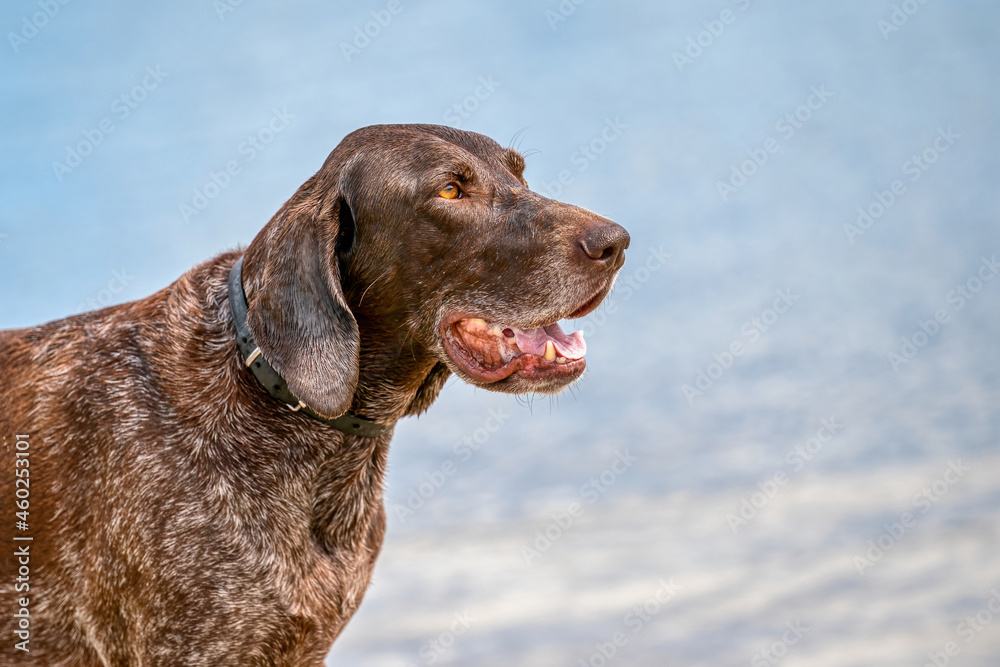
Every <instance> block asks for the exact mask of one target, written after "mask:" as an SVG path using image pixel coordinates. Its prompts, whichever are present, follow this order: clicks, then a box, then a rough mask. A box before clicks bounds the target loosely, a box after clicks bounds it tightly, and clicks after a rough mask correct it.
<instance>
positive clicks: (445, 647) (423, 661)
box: [407, 611, 476, 667]
mask: <svg viewBox="0 0 1000 667" xmlns="http://www.w3.org/2000/svg"><path fill="white" fill-rule="evenodd" d="M475 622H476V619H474V618H473V617H472V616H471V615H470V614H469V612H468V611H463V612H462V613H461V614H455V616H454V620H452V622H451V624H450V625H449V626H448V629H447V630H443V631H442V632H441V634H439V635H438V636H437V637H435V638H434V639H428V640H427V641H426V642H424V643H423V645H421V647H420V649H419V650H418V651H417V654H418V655H419V656H420V662H419V663H412V662H411V663H410V664H409V665H407V667H419V665H433V664H435V663H436V662H438V661H439V660H441V659H442V658H443V657H444V656H445V655H447V654H448V652H449V651H451V649H452V647H453V646H455V642H456V641H457V640H458V638H459V637H461V636H462V635H464V634H465V633H466V632H468V631H469V629H470V628H472V624H473V623H475Z"/></svg>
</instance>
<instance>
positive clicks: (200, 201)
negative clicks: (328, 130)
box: [177, 107, 295, 223]
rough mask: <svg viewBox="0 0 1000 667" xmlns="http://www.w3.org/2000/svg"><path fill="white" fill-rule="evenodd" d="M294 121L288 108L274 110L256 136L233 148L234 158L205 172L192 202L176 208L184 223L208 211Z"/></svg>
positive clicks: (182, 203)
mask: <svg viewBox="0 0 1000 667" xmlns="http://www.w3.org/2000/svg"><path fill="white" fill-rule="evenodd" d="M294 119H295V114H291V113H288V107H282V108H281V109H279V108H277V107H275V108H274V109H273V110H272V113H271V118H270V119H269V120H268V121H267V123H265V124H264V125H263V126H261V128H260V129H259V130H257V131H256V132H255V133H253V134H248V135H247V136H246V138H245V139H244V140H243V141H241V142H240V143H239V145H238V146H237V147H236V155H237V157H236V158H234V159H232V160H229V161H227V162H226V164H225V165H224V166H223V168H222V169H220V170H219V171H210V172H208V178H207V179H206V180H205V182H204V183H203V184H202V185H200V186H195V187H194V189H193V190H192V196H191V200H190V201H186V202H181V203H180V204H179V205H178V207H177V210H178V212H179V213H180V216H181V219H182V220H183V221H184V222H185V223H188V222H191V218H193V217H195V216H197V215H199V214H200V213H201V212H202V211H204V210H205V209H206V208H208V205H209V204H210V203H212V201H213V200H214V199H215V198H216V197H218V196H219V195H220V194H222V191H223V190H225V189H226V188H228V187H229V185H230V184H231V183H232V181H233V177H234V176H236V175H238V174H240V173H241V172H242V171H243V168H244V167H245V166H246V165H248V164H250V163H251V162H253V161H254V160H256V159H257V156H258V155H260V154H261V153H263V152H264V151H265V150H267V147H268V146H269V145H270V144H271V142H273V141H274V139H275V137H277V136H278V135H279V134H281V133H282V132H283V131H284V130H285V129H287V128H288V126H289V125H291V123H292V120H294Z"/></svg>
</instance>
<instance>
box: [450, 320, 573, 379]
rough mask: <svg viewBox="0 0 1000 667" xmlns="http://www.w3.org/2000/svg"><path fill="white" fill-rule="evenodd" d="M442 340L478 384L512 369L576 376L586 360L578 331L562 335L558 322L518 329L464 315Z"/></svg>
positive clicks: (540, 375) (530, 375)
mask: <svg viewBox="0 0 1000 667" xmlns="http://www.w3.org/2000/svg"><path fill="white" fill-rule="evenodd" d="M444 341H445V347H446V348H447V350H448V353H449V356H451V358H452V361H454V362H455V363H456V364H458V366H459V367H461V369H462V370H463V371H465V372H466V373H467V374H468V375H469V376H471V377H472V378H473V379H475V380H477V381H479V382H483V383H492V382H498V381H500V380H503V379H505V378H508V377H510V376H511V375H513V374H515V373H517V375H518V376H520V377H522V378H525V379H528V380H532V379H539V380H540V379H554V378H555V377H557V376H578V375H579V374H580V373H582V372H583V369H584V367H585V366H586V363H587V362H586V360H584V355H585V354H586V353H587V343H586V341H584V339H583V332H582V331H576V332H574V333H572V334H566V333H565V332H564V331H563V330H562V327H560V326H559V323H558V322H554V323H552V324H548V325H545V326H541V327H536V328H533V329H520V328H518V327H515V326H511V325H508V324H504V323H502V322H487V321H486V320H483V319H481V318H478V317H466V318H462V319H458V320H454V321H453V322H451V323H450V324H449V325H448V326H447V327H446V329H445V332H444ZM567 379H570V378H567Z"/></svg>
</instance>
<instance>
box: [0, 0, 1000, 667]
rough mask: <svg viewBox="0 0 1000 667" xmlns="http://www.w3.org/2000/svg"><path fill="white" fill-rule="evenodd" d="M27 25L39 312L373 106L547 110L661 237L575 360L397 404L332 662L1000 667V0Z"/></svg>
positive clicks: (165, 253)
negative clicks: (566, 378)
mask: <svg viewBox="0 0 1000 667" xmlns="http://www.w3.org/2000/svg"><path fill="white" fill-rule="evenodd" d="M338 5H340V6H338ZM0 27H2V31H3V33H4V35H5V37H4V41H5V44H4V45H3V46H2V47H0V53H2V56H0V77H2V81H3V93H2V96H0V110H2V118H3V124H2V127H0V141H2V146H3V153H2V158H0V202H2V206H0V267H2V268H0V327H3V328H11V327H22V326H28V325H32V324H37V323H41V322H43V321H47V320H51V319H56V318H61V317H64V316H67V315H69V314H71V313H76V312H81V311H84V310H90V309H93V308H97V307H101V306H104V305H108V304H111V303H118V302H122V301H128V300H132V299H137V298H141V297H144V296H146V295H148V294H150V293H152V292H154V291H156V290H158V289H160V288H162V287H164V286H166V285H167V284H169V283H170V282H172V281H173V280H174V279H175V278H176V277H177V276H179V275H180V274H181V273H183V272H184V271H186V270H187V269H188V268H190V267H191V266H193V265H194V264H196V263H198V262H200V261H202V260H205V259H207V258H209V257H211V256H213V255H215V254H216V253H219V252H221V251H223V250H226V249H229V248H233V247H237V246H240V245H245V244H247V243H249V241H250V240H251V239H252V238H253V236H254V235H255V234H256V233H257V231H258V230H259V229H260V228H262V227H263V226H264V224H265V223H266V222H267V221H268V219H269V218H270V216H271V215H272V214H273V213H274V212H275V211H276V210H277V209H278V208H279V206H280V205H281V204H282V203H283V202H284V201H285V200H286V199H287V198H288V197H289V196H290V195H291V194H292V193H293V192H294V191H295V189H296V188H297V187H298V186H299V185H300V184H301V183H302V182H304V181H305V180H306V179H307V178H308V177H309V176H310V175H312V174H313V173H314V172H315V171H316V170H317V169H318V168H319V166H320V165H321V164H322V162H323V160H324V158H325V157H326V155H327V154H328V153H329V152H330V151H331V150H332V149H333V148H334V146H336V145H337V143H338V142H339V141H340V139H341V138H342V137H343V136H344V135H345V134H347V133H348V132H350V131H352V130H354V129H356V128H358V127H361V126H364V125H369V124H374V123H394V122H423V123H441V124H448V125H453V126H457V127H460V128H463V129H468V130H474V131H477V132H482V133H484V134H487V135H489V136H491V137H493V138H495V139H496V140H497V141H499V142H500V143H502V144H513V145H515V146H516V147H518V148H519V149H521V150H522V151H523V152H525V153H526V154H527V155H528V169H527V172H526V176H527V179H528V181H529V183H530V184H531V185H532V187H533V188H534V189H536V190H538V191H540V192H542V193H544V194H547V195H549V196H553V197H558V198H560V199H564V200H566V201H569V202H572V203H575V204H579V205H582V206H585V207H587V208H590V209H593V210H595V211H597V212H599V213H601V214H603V215H606V216H608V217H610V218H613V219H614V220H616V221H618V222H620V223H622V224H623V225H625V226H626V227H627V228H628V229H629V231H630V232H631V235H632V246H631V249H630V250H629V251H628V262H627V264H626V266H625V268H624V270H623V272H622V275H621V278H620V279H619V283H618V287H617V288H616V291H615V292H614V294H613V295H612V296H611V298H610V299H609V300H608V302H607V303H606V305H605V306H604V307H602V309H600V310H599V311H597V312H596V313H594V314H592V315H590V316H588V317H587V318H586V319H584V320H582V321H580V322H579V323H577V326H578V327H582V328H583V329H584V331H585V332H586V335H587V340H588V342H589V345H590V353H589V355H588V359H589V370H588V374H587V376H586V377H585V379H584V380H583V381H581V382H580V383H578V384H577V385H576V386H575V387H574V388H573V389H572V391H569V392H566V393H564V394H562V395H560V396H558V397H556V398H552V399H550V398H536V399H533V400H526V399H520V400H519V399H516V398H514V397H510V396H505V395H498V394H493V393H490V392H485V391H481V390H473V389H472V388H470V387H468V386H466V385H464V384H462V383H461V382H459V381H457V380H454V379H453V380H452V381H451V382H450V383H449V385H448V386H447V388H446V389H445V391H444V392H443V394H442V396H441V398H440V399H439V400H438V402H437V403H436V404H435V405H434V406H433V408H432V409H431V410H430V411H429V413H427V414H426V415H424V416H422V417H421V418H419V419H409V420H406V421H405V422H402V423H400V425H399V426H398V427H397V430H396V437H395V440H394V442H393V449H392V455H391V471H390V474H389V476H388V480H387V485H388V486H387V499H386V502H387V506H388V510H389V530H388V536H387V540H386V543H385V548H384V551H383V553H382V556H381V559H380V560H379V562H378V567H377V569H376V573H375V578H374V582H373V585H372V588H371V589H370V591H369V593H368V595H367V597H366V599H365V601H364V603H363V604H362V606H361V610H360V612H359V613H358V614H357V616H356V617H355V618H354V619H353V620H352V621H351V623H350V624H349V625H348V627H347V629H346V630H345V632H344V634H343V635H342V637H341V638H340V639H339V640H338V642H337V644H336V645H335V648H334V649H333V652H332V653H331V654H330V657H329V660H328V662H329V664H331V665H361V666H371V667H406V666H410V665H430V664H438V665H475V666H493V665H519V666H535V665H537V666H544V667H549V666H557V665H566V666H572V667H576V666H578V665H584V666H588V665H589V666H591V667H602V666H603V665H642V666H646V665H649V666H657V667H659V666H663V665H706V666H713V667H714V666H718V665H747V664H749V665H752V666H754V667H756V666H759V665H776V664H782V665H789V666H792V665H801V666H810V667H818V666H827V665H829V666H837V667H843V666H852V665H859V666H860V665H878V666H883V667H884V666H894V665H913V666H920V665H925V664H931V665H944V664H952V665H962V666H968V667H973V666H995V665H996V664H998V659H1000V613H998V612H1000V558H998V555H997V554H998V549H1000V532H998V528H1000V526H998V519H1000V454H998V451H997V437H998V430H1000V417H998V411H997V407H998V399H1000V349H998V344H997V342H998V333H1000V327H998V325H1000V308H998V306H1000V278H998V276H997V274H998V273H1000V265H998V264H997V263H996V262H997V256H998V253H1000V234H998V228H1000V226H998V217H1000V194H998V187H997V186H998V179H1000V159H998V155H997V149H998V147H1000V123H998V103H1000V67H998V65H1000V6H998V5H997V3H995V2H988V1H986V0H982V1H975V0H969V1H956V2H942V1H930V2H928V1H927V0H894V1H892V0H875V1H864V2H862V1H861V0H852V1H847V2H837V3H832V2H830V3H817V2H809V3H805V2H791V1H790V0H786V1H784V2H763V1H761V0H732V1H730V0H710V1H707V2H699V3H693V2H676V1H670V2H629V3H611V2H602V1H599V0H546V1H544V2H528V1H527V0H518V1H512V2H505V3H460V2H456V1H451V2H449V1H445V0H419V1H410V0H391V1H389V0H366V1H365V2H355V3H349V6H348V3H319V2H282V3H277V2H252V1H250V0H247V1H240V0H214V1H213V0H199V1H197V2H195V1H192V0H180V1H177V2H172V3H158V4H152V5H147V4H146V3H130V2H102V3H87V2H69V1H68V0H10V1H8V2H5V3H4V4H3V8H2V9H0Z"/></svg>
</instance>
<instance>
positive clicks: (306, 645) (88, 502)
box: [0, 125, 629, 667]
mask: <svg viewBox="0 0 1000 667" xmlns="http://www.w3.org/2000/svg"><path fill="white" fill-rule="evenodd" d="M523 169H524V160H523V158H522V157H521V156H520V155H519V154H518V153H516V152H515V151H513V150H510V149H505V148H503V147H501V146H500V145H498V144H497V143H495V142H494V141H492V140H490V139H488V138H486V137H484V136H482V135H479V134H474V133H471V132H463V131H459V130H454V129H451V128H447V127H439V126H433V125H385V126H373V127H368V128H364V129H361V130H358V131H356V132H354V133H352V134H350V135H349V136H348V137H346V138H345V139H344V140H343V142H341V144H340V145H339V146H338V147H337V148H336V150H334V151H333V153H331V155H330V157H329V158H328V159H327V160H326V163H325V164H324V165H323V167H322V169H320V171H319V172H318V173H317V174H316V175H315V176H313V177H312V178H311V179H309V181H307V182H306V183H305V185H303V186H302V187H301V188H299V190H298V192H296V193H295V195H294V196H293V197H292V198H291V199H290V200H289V201H288V202H287V203H286V204H285V205H284V206H283V207H282V208H281V210H280V211H278V213H277V214H276V215H275V216H274V218H272V219H271V221H270V222H269V223H268V224H267V226H266V227H264V229H263V231H261V232H260V234H258V235H257V237H256V238H255V239H254V240H253V242H252V243H251V244H250V246H249V248H247V250H246V253H245V254H243V253H239V252H229V253H226V254H223V255H220V256H218V257H216V258H215V259H212V260H210V261H209V262H207V263H205V264H202V265H200V266H198V267H195V268H194V269H192V270H191V271H189V272H188V273H186V274H184V275H183V276H181V278H180V279H179V280H178V281H177V282H175V283H174V284H173V285H171V286H170V287H167V288H166V289H164V290H162V291H160V292H158V293H156V294H154V295H152V296H150V297H148V298H146V299H142V300H140V301H135V302H132V303H127V304H123V305H120V306H115V307H112V308H106V309H104V310H100V311H97V312H92V313H86V314H83V315H78V316H76V317H71V318H68V319H64V320H60V321H57V322H52V323H49V324H46V325H43V326H39V327H34V328H31V329H21V330H14V331H4V332H0V362H2V366H3V369H4V373H3V381H2V382H0V406H2V407H0V434H2V439H3V440H2V442H3V455H2V460H3V465H2V466H0V507H3V508H4V510H3V511H4V512H5V514H4V515H3V517H2V520H0V526H2V530H0V539H2V544H3V546H2V547H0V548H2V549H3V551H4V557H3V559H2V562H3V564H4V568H3V572H2V578H0V603H2V609H3V611H2V613H0V618H2V621H0V628H2V633H0V663H2V664H4V665H8V664H30V665H46V666H52V665H72V666H77V665H144V666H151V665H170V666H173V665H206V666H211V667H219V666H220V665H234V666H241V667H244V666H247V665H321V664H322V662H323V658H324V656H325V655H326V654H327V652H328V651H329V650H330V646H331V644H332V643H333V640H334V639H335V638H336V637H337V635H338V633H339V632H340V631H341V629H342V628H343V627H344V624H345V623H346V622H347V621H348V619H350V617H351V615H352V614H353V613H354V611H355V610H356V609H357V607H358V604H359V603H360V602H361V598H362V596H363V595H364V592H365V589H366V587H367V585H368V582H369V578H370V577H371V573H372V568H373V566H374V563H375V558H376V556H377V555H378V552H379V549H380V547H381V544H382V539H383V534H384V530H385V513H384V510H383V501H382V480H383V477H384V474H385V465H386V456H387V452H388V448H389V440H390V438H391V431H392V425H393V424H395V422H396V421H397V420H398V419H400V418H402V417H405V416H406V415H413V414H417V413H420V412H422V411H424V410H426V409H427V408H428V406H430V404H431V403H432V402H433V401H434V399H435V398H436V397H437V394H438V392H439V391H440V390H441V387H442V385H443V383H444V381H445V379H446V378H447V377H448V375H449V373H452V372H454V373H456V374H458V375H459V376H460V377H461V378H462V379H464V380H466V381H467V382H471V383H472V384H475V385H477V386H480V387H483V388H485V389H491V390H495V391H504V392H510V393H524V392H542V393H551V392H555V391H558V390H560V389H562V388H563V387H565V386H567V385H568V384H570V383H571V382H572V381H574V380H575V379H577V378H578V377H580V375H581V374H582V373H583V370H584V366H585V361H584V358H583V355H584V352H585V345H584V343H583V338H582V335H580V334H573V335H567V334H565V333H563V332H562V330H561V329H560V328H559V326H558V324H556V322H558V320H560V319H562V318H566V317H581V316H583V315H585V314H586V313H588V312H590V311H591V310H593V309H594V308H596V307H597V305H598V304H599V303H600V302H601V300H602V299H603V298H604V297H605V295H606V294H607V293H608V291H609V290H610V289H611V284H612V282H613V279H614V277H615V275H616V273H617V271H618V270H619V269H620V268H621V266H622V264H623V263H624V261H625V253H624V250H625V248H626V247H627V246H628V243H629V237H628V234H627V233H626V232H625V230H624V229H623V228H622V227H620V226H619V225H617V224H615V223H613V222H611V221H610V220H607V219H605V218H602V217H600V216H598V215H595V214H593V213H590V212H588V211H586V210H583V209H580V208H577V207H574V206H569V205H567V204H561V203H559V202H555V201H552V200H550V199H546V198H545V197H542V196H540V195H538V194H536V193H534V192H531V191H530V190H529V189H528V187H527V184H526V183H525V181H524V178H523V177H522V171H523ZM241 255H242V261H238V260H240V259H241ZM244 299H245V300H244ZM293 408H294V409H293ZM15 513H16V515H15Z"/></svg>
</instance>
